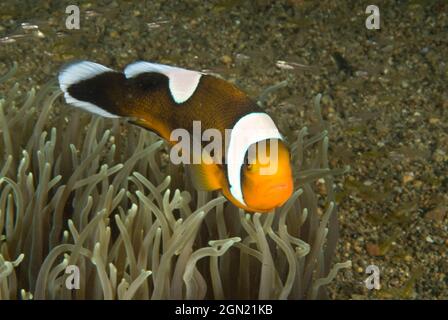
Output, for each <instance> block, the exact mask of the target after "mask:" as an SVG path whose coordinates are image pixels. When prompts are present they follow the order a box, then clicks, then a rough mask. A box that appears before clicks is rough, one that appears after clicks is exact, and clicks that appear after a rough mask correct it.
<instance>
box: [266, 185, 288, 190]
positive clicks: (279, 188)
mask: <svg viewBox="0 0 448 320" xmlns="http://www.w3.org/2000/svg"><path fill="white" fill-rule="evenodd" d="M287 189H288V184H287V183H282V184H277V185H275V186H272V187H270V188H269V189H268V192H279V191H286V190H287Z"/></svg>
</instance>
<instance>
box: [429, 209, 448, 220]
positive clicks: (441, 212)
mask: <svg viewBox="0 0 448 320" xmlns="http://www.w3.org/2000/svg"><path fill="white" fill-rule="evenodd" d="M445 215H446V208H445V207H442V206H441V207H437V208H435V209H432V210H431V211H428V212H427V213H426V215H425V218H426V219H429V220H435V221H439V222H440V221H443V219H444V218H445Z"/></svg>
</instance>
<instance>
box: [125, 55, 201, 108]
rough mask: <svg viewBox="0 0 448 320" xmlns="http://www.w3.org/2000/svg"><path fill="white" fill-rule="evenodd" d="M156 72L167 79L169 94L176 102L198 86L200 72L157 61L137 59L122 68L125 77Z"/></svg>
mask: <svg viewBox="0 0 448 320" xmlns="http://www.w3.org/2000/svg"><path fill="white" fill-rule="evenodd" d="M145 72H157V73H161V74H164V75H165V76H167V77H168V79H169V89H170V92H171V96H172V97H173V99H174V101H175V102H176V103H183V102H185V101H187V100H188V99H189V98H190V97H191V96H192V95H193V93H194V92H195V91H196V88H197V87H198V84H199V80H200V79H201V76H202V73H200V72H197V71H192V70H187V69H183V68H178V67H172V66H167V65H164V64H159V63H151V62H145V61H137V62H134V63H132V64H130V65H128V66H127V67H126V68H125V69H124V74H125V75H126V78H133V77H136V76H138V75H139V74H141V73H145Z"/></svg>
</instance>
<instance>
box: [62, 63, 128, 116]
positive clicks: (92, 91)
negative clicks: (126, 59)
mask: <svg viewBox="0 0 448 320" xmlns="http://www.w3.org/2000/svg"><path fill="white" fill-rule="evenodd" d="M58 80H59V87H60V88H61V90H62V91H63V92H64V97H65V100H66V102H67V103H68V104H70V105H72V106H74V107H77V108H80V109H83V110H85V111H88V112H91V113H94V114H97V115H100V116H103V117H107V118H119V117H120V116H126V115H125V114H122V113H121V112H120V105H121V104H122V97H123V96H124V92H123V90H126V86H125V85H124V84H125V81H126V77H125V75H124V74H123V73H121V72H117V71H114V70H112V69H110V68H107V67H105V66H103V65H101V64H98V63H95V62H91V61H77V62H73V63H71V64H69V65H67V66H66V67H64V68H63V69H62V70H61V71H60V73H59V76H58Z"/></svg>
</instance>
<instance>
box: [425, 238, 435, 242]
mask: <svg viewBox="0 0 448 320" xmlns="http://www.w3.org/2000/svg"><path fill="white" fill-rule="evenodd" d="M425 240H426V242H429V243H434V240H433V239H432V238H431V237H430V236H426V238H425Z"/></svg>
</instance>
